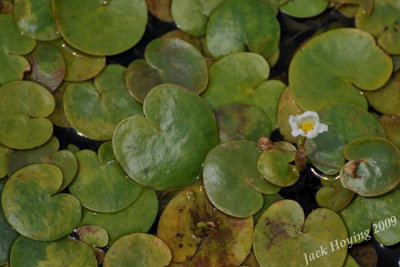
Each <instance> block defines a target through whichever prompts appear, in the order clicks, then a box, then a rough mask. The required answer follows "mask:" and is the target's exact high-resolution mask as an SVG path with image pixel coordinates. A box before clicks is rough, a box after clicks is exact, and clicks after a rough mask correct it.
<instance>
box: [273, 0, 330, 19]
mask: <svg viewBox="0 0 400 267" xmlns="http://www.w3.org/2000/svg"><path fill="white" fill-rule="evenodd" d="M328 4H329V1H328V0H291V1H288V2H287V3H286V4H284V5H282V6H280V7H279V8H280V10H281V11H283V12H284V13H286V14H288V15H290V16H292V17H297V18H310V17H314V16H317V15H319V14H321V13H322V12H324V11H325V9H326V8H327V7H328Z"/></svg>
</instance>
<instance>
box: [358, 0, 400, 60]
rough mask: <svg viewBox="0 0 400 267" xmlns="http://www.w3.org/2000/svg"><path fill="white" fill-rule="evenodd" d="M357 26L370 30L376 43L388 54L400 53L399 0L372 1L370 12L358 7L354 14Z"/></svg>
mask: <svg viewBox="0 0 400 267" xmlns="http://www.w3.org/2000/svg"><path fill="white" fill-rule="evenodd" d="M355 23H356V26H357V28H360V29H362V30H365V31H367V32H370V33H371V34H372V35H374V36H375V37H376V39H377V42H378V44H379V45H380V46H381V47H382V48H383V49H385V51H386V52H388V53H389V54H400V47H399V42H400V33H399V31H400V25H399V24H400V1H399V0H379V1H375V2H374V9H373V12H372V14H367V13H366V12H365V11H364V12H363V9H362V8H360V9H359V10H358V12H357V14H356V19H355Z"/></svg>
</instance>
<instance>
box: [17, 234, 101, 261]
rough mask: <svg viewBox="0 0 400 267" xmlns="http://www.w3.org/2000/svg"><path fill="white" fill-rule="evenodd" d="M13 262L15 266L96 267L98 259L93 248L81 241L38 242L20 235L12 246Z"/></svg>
mask: <svg viewBox="0 0 400 267" xmlns="http://www.w3.org/2000/svg"><path fill="white" fill-rule="evenodd" d="M11 264H12V266H15V267H26V266H38V267H39V266H40V267H53V266H68V267H83V266H85V267H96V266H97V261H96V257H95V255H94V253H93V251H92V249H91V248H90V247H89V246H88V245H87V244H85V243H84V242H81V241H76V240H73V239H69V238H64V239H61V240H57V241H53V242H38V241H34V240H30V239H28V238H25V237H20V238H18V239H17V241H15V243H14V245H13V248H12V251H11Z"/></svg>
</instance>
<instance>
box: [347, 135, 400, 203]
mask: <svg viewBox="0 0 400 267" xmlns="http://www.w3.org/2000/svg"><path fill="white" fill-rule="evenodd" d="M343 155H344V156H345V157H346V159H348V160H350V161H349V162H348V163H346V165H345V167H344V169H342V170H341V171H340V180H341V181H342V183H343V186H344V187H345V188H348V189H350V190H352V191H354V192H355V193H357V194H359V195H361V196H366V197H371V196H379V195H382V194H384V193H387V192H389V191H390V190H392V189H393V188H395V187H396V186H397V185H398V184H399V183H400V176H399V173H400V151H399V149H398V148H397V147H396V146H395V145H393V144H392V143H390V142H389V141H388V140H387V139H385V138H382V137H361V138H358V139H356V140H354V141H352V142H350V143H349V144H347V145H346V146H345V148H344V150H343ZM347 166H349V168H350V169H351V170H354V173H355V174H356V175H357V177H353V175H349V174H348V173H346V171H345V169H346V167H347Z"/></svg>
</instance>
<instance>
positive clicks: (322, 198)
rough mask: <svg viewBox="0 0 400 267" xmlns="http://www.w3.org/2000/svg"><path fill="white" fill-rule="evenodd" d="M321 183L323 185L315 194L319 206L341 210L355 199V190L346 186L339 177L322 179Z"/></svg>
mask: <svg viewBox="0 0 400 267" xmlns="http://www.w3.org/2000/svg"><path fill="white" fill-rule="evenodd" d="M321 183H322V185H323V186H322V187H321V188H320V189H319V190H318V191H317V194H316V196H315V199H316V201H317V203H318V205H319V206H321V207H323V208H328V209H331V210H333V211H339V210H341V209H344V208H345V207H346V206H347V205H348V204H349V203H350V201H351V200H352V199H353V196H354V192H353V191H351V190H349V189H346V188H344V187H343V185H342V182H341V181H340V180H339V179H337V180H333V181H326V180H322V181H321Z"/></svg>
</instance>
